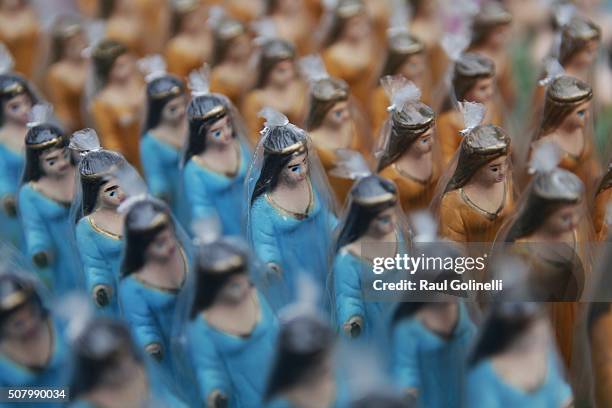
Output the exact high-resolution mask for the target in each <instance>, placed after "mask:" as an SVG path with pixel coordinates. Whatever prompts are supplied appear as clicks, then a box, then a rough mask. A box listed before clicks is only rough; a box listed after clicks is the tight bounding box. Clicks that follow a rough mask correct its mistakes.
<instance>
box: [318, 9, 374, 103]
mask: <svg viewBox="0 0 612 408" xmlns="http://www.w3.org/2000/svg"><path fill="white" fill-rule="evenodd" d="M332 13H333V16H332V20H333V21H332V24H331V29H330V31H329V32H328V33H327V36H326V39H325V43H324V50H323V53H322V57H323V61H325V66H326V67H327V71H328V72H329V74H330V75H331V76H332V77H334V78H339V79H342V80H344V81H345V82H346V83H347V84H348V85H349V87H350V89H351V94H352V95H353V96H355V98H356V99H357V101H358V102H359V103H360V105H361V108H364V107H366V108H367V107H368V106H369V100H370V99H369V98H370V95H371V92H372V88H373V87H374V76H375V74H376V70H377V64H378V61H380V59H379V54H378V52H377V47H376V41H375V39H376V37H375V36H373V35H372V31H373V30H372V23H371V21H370V18H369V16H368V13H367V10H366V7H365V5H364V4H363V1H362V0H339V2H338V5H337V6H336V8H335V9H334V10H333V11H332Z"/></svg>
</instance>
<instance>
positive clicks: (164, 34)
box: [131, 0, 203, 54]
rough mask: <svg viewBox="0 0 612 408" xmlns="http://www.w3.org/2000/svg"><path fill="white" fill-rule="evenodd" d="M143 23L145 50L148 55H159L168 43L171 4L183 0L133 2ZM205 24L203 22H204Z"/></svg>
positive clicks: (134, 0)
mask: <svg viewBox="0 0 612 408" xmlns="http://www.w3.org/2000/svg"><path fill="white" fill-rule="evenodd" d="M131 1H132V2H133V3H134V5H135V6H136V10H137V12H138V14H139V16H140V20H141V21H142V22H143V28H142V33H143V36H144V41H145V43H144V50H145V53H146V54H152V53H159V52H161V51H162V50H163V47H164V44H165V43H166V41H168V37H169V35H170V26H171V15H172V14H171V13H170V8H171V3H180V2H181V0H178V1H176V0H131ZM202 23H203V22H202Z"/></svg>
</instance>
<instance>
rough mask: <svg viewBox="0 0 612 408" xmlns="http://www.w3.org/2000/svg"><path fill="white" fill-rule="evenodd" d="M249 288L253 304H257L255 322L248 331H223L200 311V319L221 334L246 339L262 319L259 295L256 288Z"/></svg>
mask: <svg viewBox="0 0 612 408" xmlns="http://www.w3.org/2000/svg"><path fill="white" fill-rule="evenodd" d="M250 290H252V291H253V295H252V298H253V301H254V302H255V305H256V306H257V316H256V318H255V322H254V324H253V327H251V330H250V331H249V332H248V333H230V332H228V331H225V330H223V329H221V328H219V327H217V326H215V325H213V324H211V323H210V322H209V321H208V320H207V319H206V312H205V311H204V312H202V313H201V316H202V320H204V323H206V325H207V326H208V327H210V328H211V329H212V330H214V331H216V332H219V333H221V334H224V335H226V336H229V337H234V338H236V339H240V340H245V339H248V338H249V337H251V336H252V335H253V333H255V330H257V327H258V326H259V324H260V323H261V321H262V319H263V311H262V306H261V301H260V300H259V295H258V293H257V290H256V289H255V288H254V287H251V288H250Z"/></svg>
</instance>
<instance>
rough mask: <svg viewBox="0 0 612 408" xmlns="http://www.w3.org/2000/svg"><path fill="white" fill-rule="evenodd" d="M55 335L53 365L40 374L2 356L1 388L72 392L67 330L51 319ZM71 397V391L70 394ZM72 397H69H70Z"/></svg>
mask: <svg viewBox="0 0 612 408" xmlns="http://www.w3.org/2000/svg"><path fill="white" fill-rule="evenodd" d="M49 322H50V323H51V327H52V331H53V354H52V355H51V359H50V361H49V363H48V364H47V365H46V366H45V367H44V369H42V370H40V371H38V370H37V371H33V370H31V369H30V368H28V367H25V366H22V365H20V364H19V363H16V362H14V361H13V360H11V359H9V358H8V357H6V356H5V355H4V354H2V353H0V387H2V388H5V387H10V388H28V387H41V388H62V387H65V388H66V390H67V389H68V382H69V379H70V350H69V347H68V344H67V341H66V338H65V336H64V327H63V326H62V325H60V324H58V323H57V322H54V321H53V320H52V319H49ZM66 392H67V393H68V391H66ZM68 396H69V393H68ZM2 406H3V407H7V408H12V407H14V408H36V407H42V406H45V407H49V408H54V407H61V406H63V405H62V404H60V403H57V404H54V403H50V402H46V401H45V402H43V403H40V402H39V403H31V404H30V403H25V402H19V403H14V404H9V403H6V402H5V403H3V404H2Z"/></svg>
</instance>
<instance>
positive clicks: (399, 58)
mask: <svg viewBox="0 0 612 408" xmlns="http://www.w3.org/2000/svg"><path fill="white" fill-rule="evenodd" d="M387 44H388V51H387V59H386V61H385V65H384V67H383V69H382V72H381V76H380V78H381V79H382V78H384V77H385V76H387V75H401V76H403V77H405V78H406V79H408V80H410V81H412V82H414V84H415V85H416V86H417V87H418V88H419V89H420V90H421V100H422V101H423V103H425V104H431V77H430V73H429V70H428V69H427V66H426V58H427V56H426V54H425V45H424V44H423V43H422V42H421V41H419V40H418V39H417V38H416V37H414V36H413V35H411V34H409V33H408V32H406V31H399V32H395V33H392V34H391V35H390V36H389V38H388V43H387ZM387 106H389V97H388V96H387V92H386V91H385V89H384V87H383V86H382V84H379V85H378V87H377V88H376V89H374V91H373V93H372V98H371V102H370V121H371V122H372V129H373V130H374V134H375V135H378V134H379V132H380V130H381V128H382V125H383V123H384V122H385V120H387V117H388V112H387Z"/></svg>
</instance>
